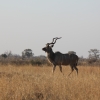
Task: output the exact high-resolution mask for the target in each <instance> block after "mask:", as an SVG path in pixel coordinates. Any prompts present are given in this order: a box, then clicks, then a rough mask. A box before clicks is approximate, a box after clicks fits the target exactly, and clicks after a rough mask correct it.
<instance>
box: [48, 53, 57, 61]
mask: <svg viewBox="0 0 100 100" xmlns="http://www.w3.org/2000/svg"><path fill="white" fill-rule="evenodd" d="M47 57H48V60H49V61H50V62H52V61H54V59H55V54H54V52H51V53H47Z"/></svg>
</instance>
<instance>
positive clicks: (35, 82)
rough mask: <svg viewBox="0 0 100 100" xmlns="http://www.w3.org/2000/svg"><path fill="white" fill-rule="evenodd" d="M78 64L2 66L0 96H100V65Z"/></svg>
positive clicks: (75, 99)
mask: <svg viewBox="0 0 100 100" xmlns="http://www.w3.org/2000/svg"><path fill="white" fill-rule="evenodd" d="M78 68H79V74H78V76H77V74H76V72H75V71H74V72H73V73H72V74H71V75H70V76H69V77H68V74H69V73H70V71H71V69H70V67H69V66H68V67H63V73H64V76H63V75H62V73H60V71H59V67H57V68H56V71H55V73H54V75H53V74H52V72H51V71H52V67H46V66H45V67H32V66H20V67H16V66H10V65H9V66H0V100H100V68H99V67H80V66H78Z"/></svg>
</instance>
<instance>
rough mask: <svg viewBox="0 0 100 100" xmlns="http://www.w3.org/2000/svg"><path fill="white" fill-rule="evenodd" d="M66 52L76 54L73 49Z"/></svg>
mask: <svg viewBox="0 0 100 100" xmlns="http://www.w3.org/2000/svg"><path fill="white" fill-rule="evenodd" d="M68 54H76V52H74V51H68Z"/></svg>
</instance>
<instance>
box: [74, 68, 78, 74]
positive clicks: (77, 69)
mask: <svg viewBox="0 0 100 100" xmlns="http://www.w3.org/2000/svg"><path fill="white" fill-rule="evenodd" d="M74 69H75V70H76V72H77V75H78V68H77V67H76V66H74Z"/></svg>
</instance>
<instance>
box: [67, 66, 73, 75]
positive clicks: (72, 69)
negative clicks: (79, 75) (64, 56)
mask: <svg viewBox="0 0 100 100" xmlns="http://www.w3.org/2000/svg"><path fill="white" fill-rule="evenodd" d="M70 66H71V70H72V71H71V73H72V72H73V71H74V68H73V65H70ZM71 73H70V74H71ZM70 74H69V75H70ZM69 75H68V76H69Z"/></svg>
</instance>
